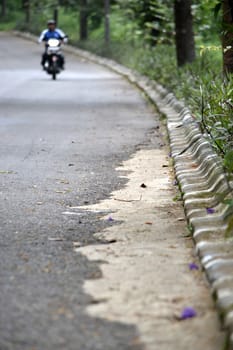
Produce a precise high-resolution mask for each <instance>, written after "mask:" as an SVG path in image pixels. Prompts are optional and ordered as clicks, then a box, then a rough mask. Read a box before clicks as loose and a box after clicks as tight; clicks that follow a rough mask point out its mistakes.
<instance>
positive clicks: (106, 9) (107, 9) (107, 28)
mask: <svg viewBox="0 0 233 350" xmlns="http://www.w3.org/2000/svg"><path fill="white" fill-rule="evenodd" d="M104 13H105V31H104V38H105V43H106V45H109V42H110V25H109V13H110V0H104Z"/></svg>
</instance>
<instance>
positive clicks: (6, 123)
mask: <svg viewBox="0 0 233 350" xmlns="http://www.w3.org/2000/svg"><path fill="white" fill-rule="evenodd" d="M42 50H43V47H42V46H38V45H37V44H36V43H33V42H30V41H27V40H23V39H20V38H16V37H13V36H11V35H10V34H3V33H0V62H1V65H0V82H1V83H0V150H1V157H0V198H1V201H0V220H1V221H0V249H1V250H0V264H1V268H0V349H1V350H55V349H56V350H58V349H62V350H85V349H88V350H98V349H101V350H125V349H137V350H139V349H142V346H141V345H140V344H135V342H134V341H133V340H134V339H135V338H136V337H137V335H138V331H137V329H136V328H135V326H133V325H132V326H130V325H129V324H123V323H118V322H110V321H107V320H106V321H105V320H104V319H98V318H91V317H89V316H88V315H87V313H86V312H85V308H86V307H87V306H88V305H90V304H92V303H94V302H95V300H93V299H92V297H91V296H89V295H87V294H85V292H84V290H83V283H84V281H85V280H86V279H90V278H93V279H97V278H99V277H101V270H100V264H101V262H99V264H98V262H92V261H88V259H87V258H86V257H84V256H82V255H81V254H77V253H76V252H74V242H79V244H81V245H88V244H93V243H95V241H96V238H94V237H93V234H94V233H95V232H98V231H99V230H100V229H102V228H103V226H104V225H106V226H107V225H113V223H111V222H106V223H105V222H103V220H102V221H101V220H100V217H101V213H96V214H93V213H91V212H90V213H88V212H86V211H85V212H84V211H82V210H81V209H80V210H77V209H76V211H75V215H74V214H73V211H72V210H71V209H72V207H74V206H81V205H83V204H87V203H90V204H91V203H96V202H98V201H99V200H101V199H103V198H106V197H107V196H109V195H110V193H111V191H112V190H114V189H117V188H120V187H121V186H123V185H124V183H125V180H124V179H122V178H121V177H119V172H116V170H115V168H116V167H117V166H118V165H119V164H120V163H121V162H122V161H123V160H125V159H128V158H129V157H130V155H132V154H133V153H134V152H135V150H136V149H138V148H140V147H145V148H150V147H159V143H160V140H159V138H158V135H157V131H156V128H157V121H156V117H155V112H154V111H153V110H152V108H151V107H150V106H149V105H148V104H147V103H146V102H145V100H144V98H143V97H142V96H141V95H140V92H138V91H137V90H136V89H135V88H134V87H133V86H131V85H130V84H129V83H128V82H127V81H125V80H124V79H123V78H121V77H120V76H118V75H116V74H115V73H112V72H110V71H108V70H107V69H105V68H103V67H100V66H98V65H94V64H92V63H88V62H86V61H81V60H80V59H78V58H77V57H75V56H72V55H68V54H67V55H66V70H65V71H64V72H62V74H61V75H59V76H58V80H57V81H52V80H51V77H50V76H48V75H47V74H46V73H45V72H43V71H42V69H41V67H40V55H41V52H42ZM105 214H106V213H105ZM114 224H115V223H114ZM98 243H99V242H98ZM102 243H103V244H106V242H104V241H103V242H102Z"/></svg>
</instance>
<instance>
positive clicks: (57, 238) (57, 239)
mask: <svg viewBox="0 0 233 350" xmlns="http://www.w3.org/2000/svg"><path fill="white" fill-rule="evenodd" d="M48 240H49V241H56V242H61V241H64V238H62V237H49V238H48Z"/></svg>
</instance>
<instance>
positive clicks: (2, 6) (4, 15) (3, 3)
mask: <svg viewBox="0 0 233 350" xmlns="http://www.w3.org/2000/svg"><path fill="white" fill-rule="evenodd" d="M1 17H2V18H5V17H6V0H2V5H1Z"/></svg>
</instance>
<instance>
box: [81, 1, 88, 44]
mask: <svg viewBox="0 0 233 350" xmlns="http://www.w3.org/2000/svg"><path fill="white" fill-rule="evenodd" d="M79 21H80V27H79V28H80V29H79V30H80V31H79V37H80V40H87V38H88V4H87V0H80V4H79Z"/></svg>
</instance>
